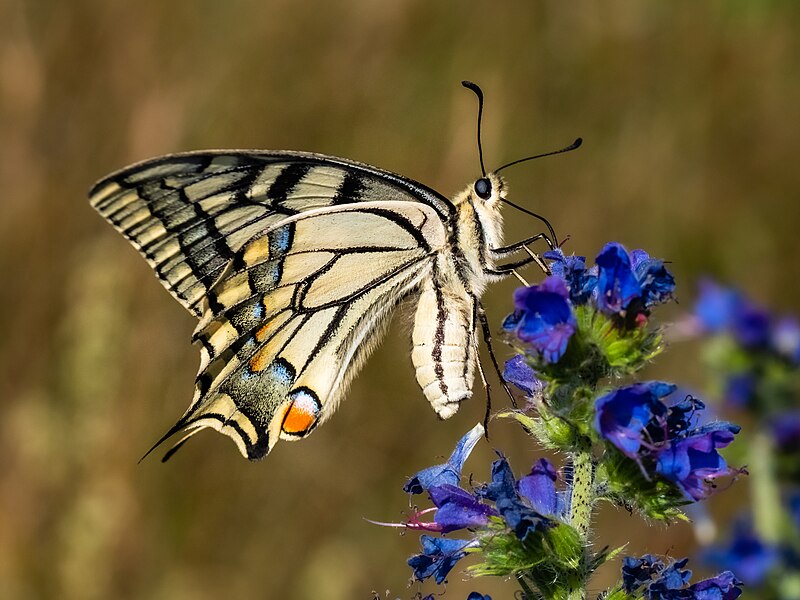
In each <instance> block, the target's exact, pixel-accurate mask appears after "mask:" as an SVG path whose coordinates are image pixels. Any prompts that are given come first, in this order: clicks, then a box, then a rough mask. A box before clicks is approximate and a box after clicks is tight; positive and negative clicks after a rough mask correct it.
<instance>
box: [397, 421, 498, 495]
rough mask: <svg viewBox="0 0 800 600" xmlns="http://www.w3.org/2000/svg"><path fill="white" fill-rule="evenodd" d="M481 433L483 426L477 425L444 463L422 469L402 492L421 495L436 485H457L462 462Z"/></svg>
mask: <svg viewBox="0 0 800 600" xmlns="http://www.w3.org/2000/svg"><path fill="white" fill-rule="evenodd" d="M483 433H484V429H483V425H481V424H480V423H478V424H477V425H475V427H473V428H472V429H471V430H469V431H468V432H467V433H466V435H464V437H462V438H461V439H460V440H459V441H458V444H456V448H455V450H453V454H451V455H450V458H449V459H448V461H447V462H446V463H444V464H442V465H435V466H433V467H428V468H427V469H423V470H422V471H420V472H419V473H417V474H416V475H414V476H413V477H411V478H410V479H409V480H408V481H407V482H406V484H405V485H404V486H403V490H404V491H406V492H408V493H409V494H421V493H422V492H424V491H426V490H429V489H430V488H432V487H434V486H437V485H444V484H446V483H448V484H450V485H458V482H459V481H461V469H462V468H463V467H464V462H465V461H466V460H467V457H468V456H469V455H470V453H471V452H472V449H473V448H474V447H475V444H477V443H478V440H480V439H481V437H482V436H483Z"/></svg>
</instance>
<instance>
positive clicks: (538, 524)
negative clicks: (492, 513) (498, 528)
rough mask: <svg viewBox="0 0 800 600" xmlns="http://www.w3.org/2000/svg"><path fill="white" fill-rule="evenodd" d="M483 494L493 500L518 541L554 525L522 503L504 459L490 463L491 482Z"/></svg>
mask: <svg viewBox="0 0 800 600" xmlns="http://www.w3.org/2000/svg"><path fill="white" fill-rule="evenodd" d="M484 494H485V496H486V497H487V498H489V499H490V500H494V503H495V508H496V509H497V512H498V513H500V516H501V517H503V520H504V521H505V522H506V525H508V526H509V528H511V530H512V531H513V532H514V534H515V535H516V536H517V538H518V539H520V540H523V541H524V540H525V539H526V538H527V537H528V536H529V535H531V534H534V533H535V532H537V531H543V530H544V529H547V528H550V527H553V526H554V525H555V523H554V522H553V521H552V520H550V519H548V518H547V517H545V516H543V515H542V514H540V513H538V512H537V511H535V510H533V509H531V508H529V507H527V506H525V504H523V503H522V500H521V499H520V497H519V494H518V493H517V489H516V481H515V480H514V475H513V473H512V472H511V467H510V466H509V464H508V461H506V459H504V458H502V459H500V460H496V461H495V462H494V463H492V482H491V483H490V484H489V485H488V486H487V487H486V490H485V492H484Z"/></svg>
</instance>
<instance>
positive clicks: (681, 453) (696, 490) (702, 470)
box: [656, 422, 743, 500]
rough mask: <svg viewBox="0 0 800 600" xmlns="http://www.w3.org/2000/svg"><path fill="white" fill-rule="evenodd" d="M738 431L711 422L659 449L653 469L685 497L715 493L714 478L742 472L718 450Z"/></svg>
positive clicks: (703, 496) (730, 440)
mask: <svg viewBox="0 0 800 600" xmlns="http://www.w3.org/2000/svg"><path fill="white" fill-rule="evenodd" d="M739 430H740V427H739V426H738V425H732V424H731V423H726V422H719V423H711V424H709V425H704V426H703V427H699V428H697V429H695V430H693V431H691V432H689V434H688V435H687V436H686V437H683V438H678V439H675V440H672V441H671V442H670V443H669V444H668V445H666V446H665V447H664V448H663V449H662V450H660V451H659V453H658V458H657V463H656V471H657V472H658V473H659V474H661V475H662V476H663V477H665V478H666V479H669V480H670V481H672V482H673V483H675V484H676V485H677V486H678V487H679V488H680V489H681V491H682V492H683V494H684V496H686V498H687V499H689V500H702V499H703V498H707V497H708V496H710V495H711V494H712V493H713V492H714V489H715V486H714V483H713V482H714V480H715V479H717V478H719V477H725V476H729V475H738V474H740V473H742V472H743V471H742V470H741V469H734V468H732V467H729V466H728V465H727V463H726V462H725V459H724V458H722V456H721V455H720V454H719V452H718V451H717V449H718V448H724V447H725V446H727V445H728V444H730V443H731V442H732V441H733V438H734V435H735V434H737V433H739Z"/></svg>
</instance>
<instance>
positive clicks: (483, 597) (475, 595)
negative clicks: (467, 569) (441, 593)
mask: <svg viewBox="0 0 800 600" xmlns="http://www.w3.org/2000/svg"><path fill="white" fill-rule="evenodd" d="M467 600H492V597H491V596H490V595H489V594H481V593H479V592H470V593H469V596H467Z"/></svg>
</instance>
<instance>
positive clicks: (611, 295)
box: [596, 242, 642, 314]
mask: <svg viewBox="0 0 800 600" xmlns="http://www.w3.org/2000/svg"><path fill="white" fill-rule="evenodd" d="M596 262H597V267H598V275H597V308H599V309H600V310H601V311H602V312H604V313H606V314H619V313H622V312H623V311H625V310H626V309H627V308H628V306H629V305H630V304H631V302H633V301H634V300H635V299H637V298H641V297H642V287H641V285H640V284H639V280H638V279H636V275H635V274H634V272H633V266H632V265H631V259H630V257H629V256H628V253H627V251H626V250H625V248H623V247H622V245H621V244H618V243H616V242H610V243H608V244H606V245H605V247H604V248H603V250H602V251H601V252H600V254H599V255H598V256H597V259H596Z"/></svg>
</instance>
